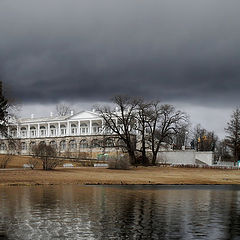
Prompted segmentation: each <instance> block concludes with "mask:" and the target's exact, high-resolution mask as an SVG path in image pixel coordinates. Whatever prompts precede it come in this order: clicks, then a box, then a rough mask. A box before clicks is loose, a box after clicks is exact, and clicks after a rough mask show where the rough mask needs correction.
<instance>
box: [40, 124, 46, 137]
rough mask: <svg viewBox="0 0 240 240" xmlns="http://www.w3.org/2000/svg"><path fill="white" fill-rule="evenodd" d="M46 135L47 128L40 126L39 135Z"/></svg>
mask: <svg viewBox="0 0 240 240" xmlns="http://www.w3.org/2000/svg"><path fill="white" fill-rule="evenodd" d="M46 135H47V130H46V127H45V126H41V127H40V136H41V137H45V136H46Z"/></svg>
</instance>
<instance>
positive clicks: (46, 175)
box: [0, 167, 240, 185]
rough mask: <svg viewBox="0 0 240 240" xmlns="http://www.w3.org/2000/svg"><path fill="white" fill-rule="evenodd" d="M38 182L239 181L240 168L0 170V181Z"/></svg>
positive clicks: (141, 182) (239, 182)
mask: <svg viewBox="0 0 240 240" xmlns="http://www.w3.org/2000/svg"><path fill="white" fill-rule="evenodd" d="M38 184H240V171H238V170H217V169H199V168H195V169H194V168H173V167H138V168H132V169H131V170H110V169H105V168H93V167H81V168H72V169H66V168H65V169H64V168H58V169H56V170H53V171H43V170H39V169H38V170H22V169H19V170H10V169H9V170H0V185H38Z"/></svg>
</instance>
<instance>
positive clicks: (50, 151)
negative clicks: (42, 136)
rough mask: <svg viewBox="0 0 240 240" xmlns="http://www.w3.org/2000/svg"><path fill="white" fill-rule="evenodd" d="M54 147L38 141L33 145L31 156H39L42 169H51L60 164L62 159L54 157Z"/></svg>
mask: <svg viewBox="0 0 240 240" xmlns="http://www.w3.org/2000/svg"><path fill="white" fill-rule="evenodd" d="M56 155H57V152H56V149H55V148H53V147H52V146H50V145H46V144H44V143H39V144H38V145H36V146H34V147H33V156H34V157H36V158H40V159H41V161H42V167H43V170H51V169H54V168H56V167H57V166H58V165H59V164H61V162H62V160H59V159H58V158H56Z"/></svg>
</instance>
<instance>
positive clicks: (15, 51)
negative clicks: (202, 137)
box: [0, 0, 240, 105]
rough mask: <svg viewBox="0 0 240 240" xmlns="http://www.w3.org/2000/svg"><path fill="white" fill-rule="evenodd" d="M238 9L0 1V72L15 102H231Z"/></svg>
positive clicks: (239, 72) (135, 0)
mask: <svg viewBox="0 0 240 240" xmlns="http://www.w3.org/2000/svg"><path fill="white" fill-rule="evenodd" d="M239 9H240V2H239V1H225V0H212V1H209V0H198V1H192V0H189V1H186V0H181V1H178V0H173V1H168V0H165V1H161V0H148V1H143V0H142V1H139V0H130V1H129V0H128V1H124V0H121V1H120V0H118V1H117V0H116V1H114V0H100V1H98V0H86V1H81V0H76V1H73V0H72V1H63V0H51V1H33V0H31V1H30V0H29V1H24V0H22V1H11V0H5V1H4V0H2V1H1V2H0V74H1V76H2V79H3V80H4V81H5V82H6V84H8V85H9V86H10V88H12V94H14V96H15V97H16V98H18V99H20V100H22V101H23V102H25V103H27V102H29V103H30V102H53V103H54V102H57V101H60V100H67V101H71V100H73V101H75V100H84V101H96V100H99V101H104V100H107V99H109V97H111V96H112V95H114V94H121V93H125V94H131V95H144V96H145V97H147V98H161V99H163V100H164V101H182V102H195V103H200V104H209V103H210V104H220V105H222V104H233V103H234V104H235V102H237V101H239V99H240V96H239V87H240V81H239V77H240V53H239V49H240V31H239V22H240V15H239Z"/></svg>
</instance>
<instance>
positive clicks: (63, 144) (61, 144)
mask: <svg viewBox="0 0 240 240" xmlns="http://www.w3.org/2000/svg"><path fill="white" fill-rule="evenodd" d="M65 150H66V141H65V140H63V141H61V142H60V151H65Z"/></svg>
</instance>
